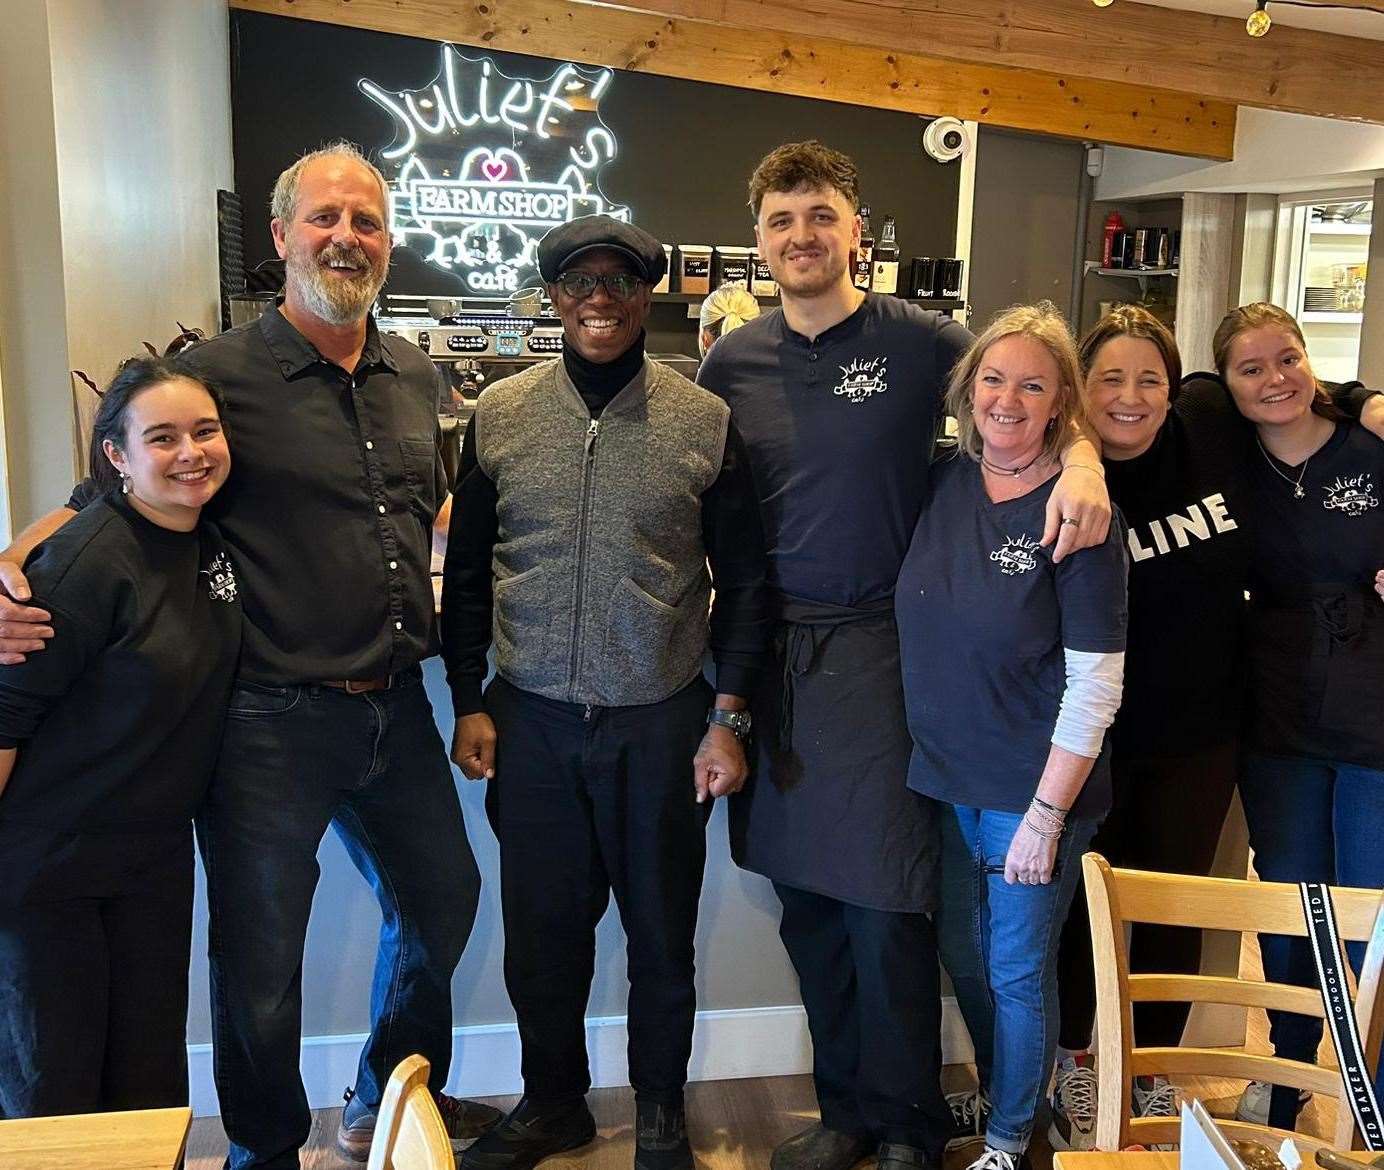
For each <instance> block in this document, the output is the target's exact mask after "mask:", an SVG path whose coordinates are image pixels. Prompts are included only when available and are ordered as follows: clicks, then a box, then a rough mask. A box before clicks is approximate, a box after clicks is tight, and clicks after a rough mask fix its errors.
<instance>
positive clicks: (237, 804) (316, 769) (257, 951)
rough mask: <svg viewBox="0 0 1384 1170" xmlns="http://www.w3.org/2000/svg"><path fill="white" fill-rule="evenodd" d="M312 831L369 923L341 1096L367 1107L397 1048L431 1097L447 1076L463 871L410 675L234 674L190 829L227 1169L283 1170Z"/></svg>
mask: <svg viewBox="0 0 1384 1170" xmlns="http://www.w3.org/2000/svg"><path fill="white" fill-rule="evenodd" d="M328 825H331V826H332V827H333V828H335V830H336V832H337V835H338V836H339V837H340V838H341V841H342V843H343V844H344V845H345V847H346V850H347V852H348V853H349V854H350V857H351V860H352V862H354V864H355V866H356V868H357V869H358V870H359V871H360V873H361V874H362V876H364V877H365V879H366V880H367V881H368V882H369V883H370V885H371V886H372V887H373V889H374V891H375V896H376V898H377V899H378V900H379V905H380V912H381V914H382V915H383V923H382V925H381V929H380V942H379V950H378V952H377V953H376V958H375V973H374V981H373V983H372V986H371V992H370V1037H369V1039H368V1040H367V1041H366V1044H365V1048H364V1051H363V1052H362V1053H361V1057H360V1067H359V1071H358V1073H357V1080H356V1086H355V1088H356V1093H357V1094H358V1098H357V1099H358V1100H359V1101H360V1103H361V1105H362V1106H364V1107H366V1108H368V1109H369V1110H371V1111H373V1110H374V1109H375V1108H376V1107H377V1106H378V1104H379V1100H380V1096H381V1094H382V1092H383V1089H384V1084H385V1082H386V1081H387V1080H388V1078H389V1074H390V1072H391V1071H392V1070H393V1068H394V1065H395V1064H397V1063H398V1062H399V1061H400V1060H402V1059H403V1058H404V1057H405V1056H408V1055H409V1054H410V1053H414V1052H420V1053H422V1054H423V1055H424V1056H425V1057H427V1059H428V1061H429V1062H430V1063H431V1065H432V1078H431V1083H432V1087H433V1088H434V1089H440V1088H441V1087H442V1086H443V1085H444V1084H445V1083H446V1081H447V1071H448V1066H449V1063H450V1059H451V1051H452V1008H451V980H452V972H453V970H454V969H455V968H456V965H457V962H458V960H459V959H460V958H461V952H462V949H463V948H464V947H465V945H466V940H467V938H468V937H469V935H470V933H471V925H472V923H473V922H474V920H475V916H476V905H477V901H478V898H479V893H480V875H479V873H478V871H477V869H476V863H475V859H474V858H473V857H472V855H471V847H470V844H469V842H468V841H467V839H466V830H465V827H464V825H463V823H462V818H461V805H460V802H459V801H458V799H457V793H456V787H455V784H454V781H453V779H452V770H451V766H450V765H449V764H448V762H447V756H446V752H445V750H444V749H443V746H442V739H441V737H440V736H439V735H438V731H437V726H436V724H435V723H434V722H433V715H432V708H431V705H430V704H429V703H428V697H427V694H426V692H425V691H424V689H423V682H422V673H421V671H419V670H418V669H417V668H414V669H413V670H411V671H408V672H406V673H405V674H404V675H402V676H400V678H399V680H398V681H397V682H396V685H395V686H394V687H393V688H392V689H390V690H386V691H375V692H372V693H369V694H347V693H345V692H344V691H340V690H336V689H333V688H330V687H321V686H289V687H265V686H258V685H254V684H250V683H240V684H238V685H237V686H236V688H235V690H234V691H233V692H232V694H231V703H230V713H229V718H228V719H227V722H226V734H225V741H224V743H223V746H222V749H221V756H220V759H219V761H218V764H217V771H216V775H215V777H214V779H213V781H212V785H211V789H210V791H209V793H208V797H207V803H206V807H205V809H204V811H203V813H202V815H201V816H200V817H199V819H198V824H197V831H198V842H199V844H200V846H201V850H202V858H203V862H204V864H205V866H206V871H207V898H208V903H209V907H210V923H209V947H210V958H211V1004H212V1028H213V1038H214V1054H215V1072H216V1090H217V1096H218V1097H219V1098H220V1102H221V1119H222V1122H223V1123H224V1125H225V1127H226V1134H227V1136H228V1137H229V1138H230V1143H231V1145H230V1154H229V1156H228V1158H227V1165H228V1166H229V1167H231V1168H232V1170H242V1168H244V1167H250V1166H256V1167H274V1168H276V1170H282V1168H289V1170H296V1168H297V1166H298V1149H299V1147H300V1146H301V1145H302V1144H303V1143H304V1142H305V1141H306V1140H307V1137H308V1129H309V1126H310V1123H311V1115H310V1113H309V1111H308V1104H307V1097H306V1094H305V1093H304V1090H303V1081H302V1077H301V1076H300V1075H299V1072H298V1052H299V1046H300V1042H301V1034H302V963H303V944H304V940H305V937H306V933H307V925H308V914H309V911H310V910H311V908H312V897H313V891H314V890H315V888H316V886H317V878H318V866H317V846H318V843H319V842H320V841H321V839H322V837H323V835H324V834H325V832H326V830H327V826H328ZM353 1104H354V1102H353Z"/></svg>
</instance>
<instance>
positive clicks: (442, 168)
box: [357, 45, 629, 294]
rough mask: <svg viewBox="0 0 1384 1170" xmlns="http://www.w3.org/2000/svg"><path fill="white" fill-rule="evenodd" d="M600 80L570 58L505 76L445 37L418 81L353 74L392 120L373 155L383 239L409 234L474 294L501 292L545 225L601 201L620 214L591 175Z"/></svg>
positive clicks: (604, 81)
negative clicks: (437, 63) (438, 64)
mask: <svg viewBox="0 0 1384 1170" xmlns="http://www.w3.org/2000/svg"><path fill="white" fill-rule="evenodd" d="M610 79H611V72H610V70H608V69H588V68H584V67H583V66H580V65H571V64H567V65H562V66H561V67H560V68H558V69H557V71H556V72H554V73H553V74H552V76H550V77H547V78H544V79H538V78H523V77H519V78H515V77H507V76H506V75H505V74H503V73H501V72H500V70H499V68H498V67H497V66H496V65H495V64H494V62H493V61H491V60H490V59H489V58H484V57H482V58H472V57H468V56H466V55H465V54H464V53H462V52H460V51H459V50H458V49H457V48H456V47H455V46H453V45H443V46H442V68H441V71H440V72H439V73H438V75H437V76H436V77H435V78H434V79H433V80H432V81H431V82H430V83H429V84H428V85H426V86H425V87H424V88H422V89H416V90H399V91H393V92H391V91H388V90H385V89H383V88H382V87H381V86H379V85H377V84H376V83H375V82H373V81H370V80H369V79H366V78H362V79H361V80H360V81H359V82H358V83H357V84H358V85H359V88H360V91H361V92H362V93H363V94H365V96H366V97H368V98H369V99H370V100H371V101H373V102H374V103H375V104H376V105H378V106H380V107H381V108H382V109H384V110H386V111H387V112H388V113H389V114H390V115H391V116H392V117H393V119H394V141H393V142H391V143H390V145H389V147H388V148H387V149H385V150H384V151H382V152H381V157H382V159H383V161H384V164H385V174H386V177H387V178H389V179H390V183H389V215H390V230H391V232H392V234H393V235H394V238H395V241H396V242H398V243H403V242H408V241H410V240H413V241H415V242H417V243H421V244H422V245H423V247H424V248H425V249H426V252H427V259H428V261H429V262H430V263H432V264H435V265H437V266H438V267H440V268H443V269H446V270H448V271H453V272H458V273H460V274H462V275H463V276H464V279H465V280H466V284H467V287H468V288H470V289H472V290H473V291H475V292H476V293H477V294H486V293H507V292H513V291H514V290H515V289H517V288H519V287H520V281H521V278H523V277H524V276H526V275H528V276H532V275H533V270H534V269H535V267H536V264H535V252H536V249H537V247H538V241H539V240H541V239H542V238H543V235H544V233H545V232H547V231H548V229H549V228H552V227H555V226H557V225H558V224H560V223H565V222H567V221H568V220H569V219H575V218H577V217H578V216H582V215H594V214H597V213H601V212H604V213H605V214H607V215H613V216H615V217H616V218H618V219H628V218H629V209H628V208H627V207H617V206H614V205H612V204H611V203H610V202H609V200H607V199H606V197H605V195H604V193H603V192H602V190H601V185H600V173H601V171H602V170H603V168H604V167H605V166H606V164H608V163H609V162H610V161H611V160H612V159H614V158H615V151H616V144H615V135H614V134H612V133H611V131H610V128H609V127H608V126H606V125H605V123H604V122H602V121H601V116H600V113H599V111H598V108H597V107H598V104H599V102H600V98H601V95H602V94H603V93H604V92H605V90H606V88H607V87H608V86H609V84H610ZM391 170H392V171H393V174H392V175H391V174H390V172H391Z"/></svg>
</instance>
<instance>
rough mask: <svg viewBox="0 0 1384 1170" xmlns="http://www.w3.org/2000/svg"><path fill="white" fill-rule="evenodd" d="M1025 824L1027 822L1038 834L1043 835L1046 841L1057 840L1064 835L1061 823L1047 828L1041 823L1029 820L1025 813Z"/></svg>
mask: <svg viewBox="0 0 1384 1170" xmlns="http://www.w3.org/2000/svg"><path fill="white" fill-rule="evenodd" d="M1024 824H1026V825H1027V826H1028V827H1029V829H1030V830H1031V831H1032V832H1033V833H1034V834H1035V835H1036V836H1038V837H1041V838H1042V839H1043V840H1044V841H1056V840H1058V839H1059V838H1060V837H1061V836H1062V827H1061V826H1060V825H1058V826H1054V827H1052V828H1046V829H1045V828H1043V827H1042V826H1041V825H1036V824H1034V823H1033V822H1032V821H1031V820H1029V819H1028V815H1027V814H1025V815H1024Z"/></svg>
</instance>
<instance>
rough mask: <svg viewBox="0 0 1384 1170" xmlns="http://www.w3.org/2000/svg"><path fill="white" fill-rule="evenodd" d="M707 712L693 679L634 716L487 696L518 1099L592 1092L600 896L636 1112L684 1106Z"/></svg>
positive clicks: (708, 695) (517, 695) (632, 711)
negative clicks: (624, 963)
mask: <svg viewBox="0 0 1384 1170" xmlns="http://www.w3.org/2000/svg"><path fill="white" fill-rule="evenodd" d="M711 699H712V692H711V688H710V687H709V686H708V685H707V684H706V683H705V682H703V681H702V680H701V679H697V680H696V681H695V682H693V683H692V684H690V685H689V686H687V687H685V688H683V689H682V690H681V691H679V692H678V693H677V694H675V695H673V696H672V697H671V698H668V699H665V700H663V701H662V702H659V703H651V704H648V705H645V706H637V707H593V708H583V707H582V706H580V705H577V704H572V703H559V702H554V701H552V700H550V699H545V698H543V697H541V696H539V695H534V694H532V693H530V692H527V691H522V690H520V689H518V688H517V687H514V686H512V685H511V684H509V683H507V682H505V681H504V680H503V679H500V678H497V679H496V680H495V681H494V682H493V683H492V684H491V685H490V688H489V689H488V690H487V691H486V695H485V707H486V710H487V711H488V712H489V713H490V717H491V718H492V719H493V720H494V721H495V731H496V735H497V744H496V758H495V779H494V780H492V781H490V783H489V787H488V790H487V792H486V811H487V812H488V813H489V816H490V823H491V825H492V827H493V828H494V830H495V836H496V837H497V838H498V839H499V842H500V901H501V905H502V907H503V910H504V923H505V986H506V987H507V988H508V989H509V998H510V1000H511V1002H512V1003H513V1004H514V1013H515V1015H516V1017H517V1018H518V1021H519V1038H520V1041H521V1044H522V1047H523V1066H522V1068H523V1075H524V1091H525V1093H527V1094H528V1095H529V1096H530V1097H533V1098H535V1099H537V1100H541V1101H545V1102H557V1101H567V1100H572V1099H574V1098H577V1097H580V1096H581V1095H582V1094H584V1093H585V1092H586V1091H587V1090H588V1089H589V1088H590V1087H591V1073H590V1068H589V1065H588V1063H587V1056H586V1025H585V1016H586V1003H587V999H588V998H589V996H590V993H591V978H592V974H593V972H594V969H595V961H596V924H597V923H598V922H600V920H601V916H602V915H603V914H604V913H605V910H606V905H607V903H608V901H609V899H610V894H611V892H612V891H613V892H614V894H615V903H616V905H617V906H618V907H619V909H620V921H621V922H622V924H623V925H624V928H625V934H626V937H627V939H628V945H627V951H626V953H627V959H628V968H629V980H630V991H629V1073H630V1084H631V1085H632V1086H633V1087H634V1091H635V1095H636V1097H637V1098H639V1099H640V1100H647V1101H653V1102H658V1103H661V1104H668V1105H676V1104H679V1103H680V1102H681V1101H682V1089H683V1085H684V1083H685V1082H686V1080H687V1061H688V1059H689V1057H690V1056H691V1053H692V1024H693V1019H694V1016H695V1014H696V1007H697V997H696V991H695V989H694V987H693V973H694V966H695V964H694V941H695V940H694V935H695V933H696V928H697V902H698V899H699V897H700V896H701V887H702V870H703V868H704V866H705V862H706V820H707V816H708V815H709V813H710V809H711V805H710V802H707V803H706V804H704V805H699V804H697V802H696V792H695V789H694V788H693V784H692V757H693V756H694V755H695V754H696V750H697V745H698V743H700V741H701V738H702V735H703V734H704V732H705V730H706V713H707V709H708V708H709V707H710V705H711ZM588 712H589V713H588Z"/></svg>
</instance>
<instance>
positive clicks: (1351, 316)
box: [1298, 309, 1365, 325]
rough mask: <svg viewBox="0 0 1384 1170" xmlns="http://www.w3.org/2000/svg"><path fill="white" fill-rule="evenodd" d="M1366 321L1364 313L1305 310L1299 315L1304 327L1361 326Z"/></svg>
mask: <svg viewBox="0 0 1384 1170" xmlns="http://www.w3.org/2000/svg"><path fill="white" fill-rule="evenodd" d="M1364 319H1365V314H1364V313H1342V312H1322V311H1310V310H1306V309H1304V310H1303V311H1302V312H1301V313H1299V314H1298V320H1299V321H1301V322H1302V323H1303V324H1304V325H1359V324H1360V323H1361V321H1363V320H1364Z"/></svg>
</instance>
